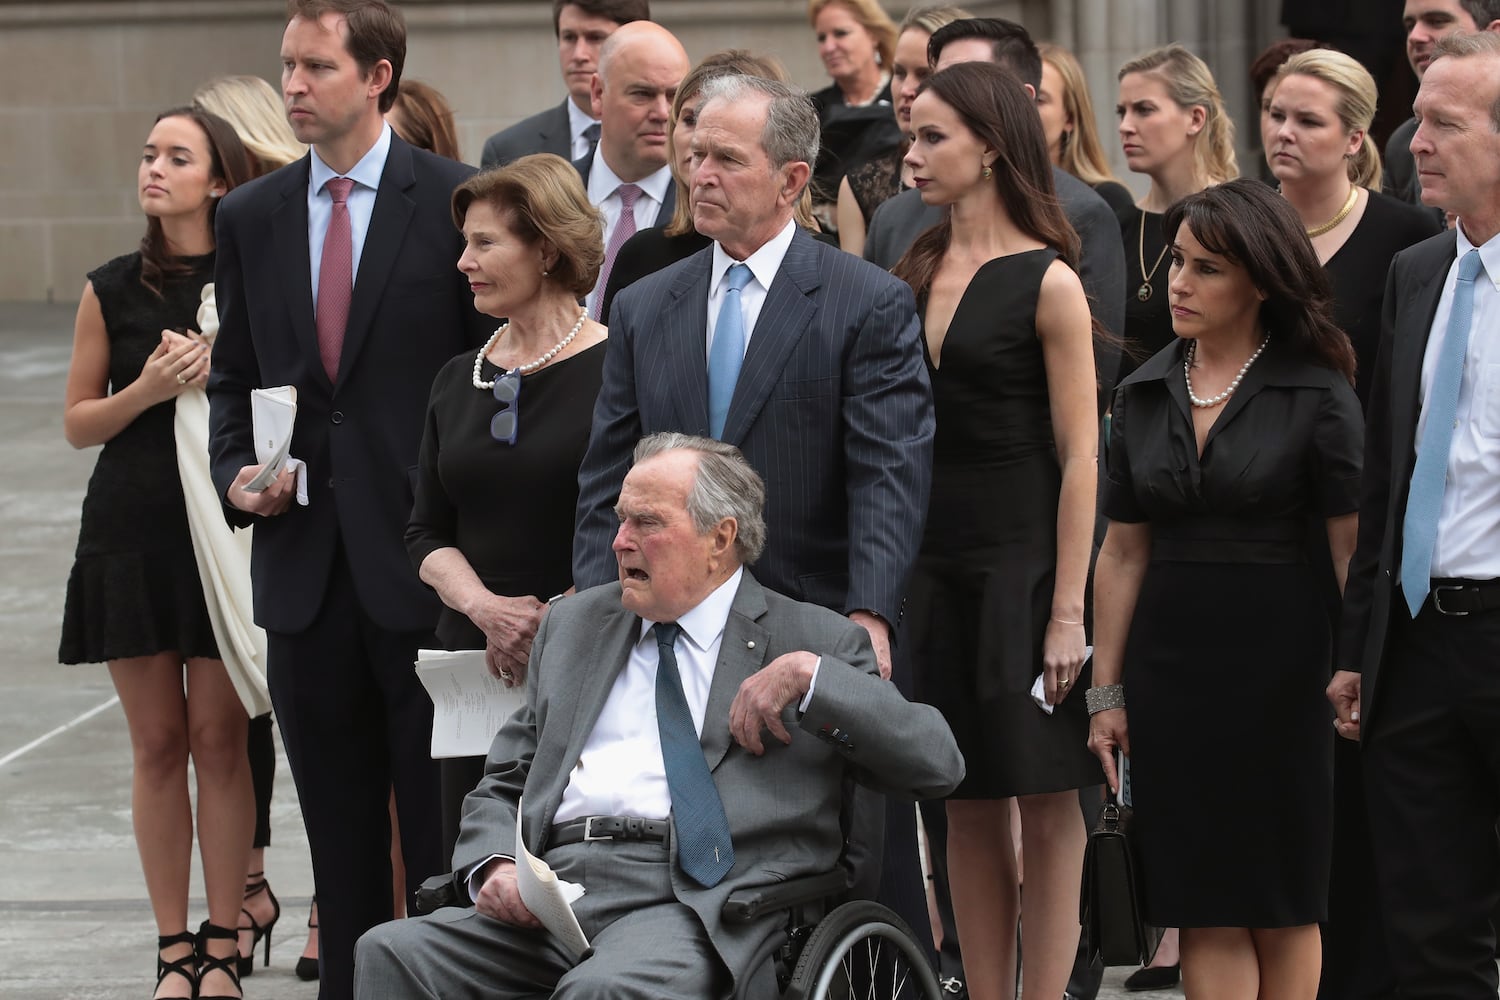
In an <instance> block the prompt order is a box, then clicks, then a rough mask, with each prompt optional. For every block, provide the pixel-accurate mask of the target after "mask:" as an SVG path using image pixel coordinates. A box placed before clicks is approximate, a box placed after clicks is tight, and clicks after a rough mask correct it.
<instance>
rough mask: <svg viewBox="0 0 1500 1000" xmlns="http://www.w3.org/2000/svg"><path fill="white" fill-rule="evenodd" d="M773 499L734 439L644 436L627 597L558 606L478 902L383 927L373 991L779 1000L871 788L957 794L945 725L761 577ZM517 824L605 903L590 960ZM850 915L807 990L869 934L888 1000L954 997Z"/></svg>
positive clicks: (582, 914) (629, 520) (518, 736)
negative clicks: (543, 886) (552, 905)
mask: <svg viewBox="0 0 1500 1000" xmlns="http://www.w3.org/2000/svg"><path fill="white" fill-rule="evenodd" d="M764 498H765V490H764V486H763V484H762V483H761V481H760V478H759V476H758V475H757V474H756V473H755V471H754V470H753V469H752V468H751V467H750V466H749V464H748V463H746V462H745V460H744V458H743V457H742V456H741V455H740V454H739V451H738V450H737V449H735V448H734V447H732V446H730V445H725V444H723V443H721V442H718V441H712V440H707V439H702V438H689V437H686V436H684V435H668V434H662V435H654V436H652V437H649V438H646V439H645V440H643V441H642V442H641V443H640V445H639V446H638V447H637V448H636V453H635V465H634V467H633V468H632V469H631V471H630V473H629V475H627V476H626V478H625V481H624V484H623V486H622V488H621V491H620V499H619V503H618V506H617V512H618V514H619V518H620V529H619V533H618V534H617V535H616V537H615V541H614V549H615V553H616V557H617V560H618V563H619V568H620V579H619V582H618V583H614V584H609V585H607V586H603V587H597V588H594V589H592V590H588V591H585V592H583V593H581V594H578V595H576V596H573V597H569V598H565V599H563V600H561V601H559V602H557V603H556V604H554V605H553V607H552V608H551V610H550V611H549V612H548V614H547V616H546V618H545V619H544V620H543V623H542V625H541V627H540V628H539V629H538V631H537V635H536V641H535V643H534V645H533V648H532V653H531V661H530V666H529V668H528V677H527V678H526V684H527V703H526V706H525V707H524V708H522V709H521V710H519V711H518V712H517V713H516V715H515V716H514V717H512V718H511V719H510V721H508V722H507V723H506V724H505V726H504V727H503V728H502V729H501V730H500V732H499V733H498V734H497V736H496V737H495V741H494V745H493V747H492V748H491V750H490V754H489V758H488V761H487V762H486V765H485V776H484V779H483V780H482V781H481V782H480V784H479V786H478V787H477V788H476V789H475V790H474V791H473V792H472V793H470V795H469V796H468V798H467V800H466V801H465V803H464V814H463V824H462V831H461V833H460V836H459V841H458V845H457V847H456V848H455V850H454V859H453V860H454V866H455V871H454V874H453V878H452V883H451V885H452V888H453V890H454V891H455V893H456V894H457V895H459V896H460V898H461V899H462V900H463V901H469V900H472V901H473V903H474V908H473V909H467V908H462V909H461V908H457V907H449V908H444V909H439V910H437V911H436V912H434V913H431V914H429V915H427V916H423V917H418V918H414V919H411V920H404V921H396V922H393V923H389V924H385V925H383V926H381V927H377V928H375V929H374V930H372V931H370V932H369V933H367V934H366V935H365V936H364V937H363V938H361V940H360V942H359V946H358V950H357V952H356V983H355V992H356V996H357V997H359V998H361V1000H386V998H402V1000H406V998H416V997H434V998H436V997H443V998H445V1000H454V998H461V997H473V998H486V1000H500V998H517V1000H520V998H545V997H556V998H584V997H588V998H605V997H608V998H611V1000H619V998H637V997H638V998H641V1000H646V998H650V1000H663V998H668V1000H674V998H680V1000H725V998H730V997H734V998H745V1000H770V998H774V997H777V996H780V995H781V991H782V989H783V987H784V986H786V985H788V984H787V983H784V982H779V981H778V976H777V968H776V966H777V962H776V960H775V959H776V957H777V956H778V955H779V956H781V958H782V959H783V962H785V960H786V959H787V957H788V956H789V955H790V954H791V952H790V951H789V950H788V939H789V933H790V931H791V930H794V929H795V927H792V926H791V925H796V924H799V923H800V922H801V920H800V919H799V915H798V914H796V913H794V911H798V910H800V909H801V908H802V905H803V904H804V903H808V902H810V901H811V900H813V899H818V898H822V897H824V896H827V895H829V894H831V893H833V892H836V891H837V890H838V889H840V888H842V886H843V884H844V881H843V873H842V871H841V870H840V869H839V867H838V862H839V857H840V852H841V849H842V846H843V840H844V831H843V830H842V829H841V816H842V803H843V799H844V794H845V790H846V786H847V782H848V780H849V779H851V778H852V779H854V780H857V781H859V782H861V783H864V784H868V785H872V786H874V787H877V788H880V789H882V790H884V791H888V792H894V793H897V794H904V795H906V796H909V797H927V796H941V795H944V794H947V793H948V792H949V791H950V790H952V788H953V787H954V786H955V785H956V784H957V783H958V782H959V780H960V779H961V778H962V777H963V758H962V756H961V755H960V754H959V751H958V748H957V746H956V744H955V743H954V740H953V734H952V733H951V732H950V731H949V729H948V726H947V723H946V722H944V721H943V718H942V717H941V716H940V715H939V714H938V713H937V712H936V711H935V710H934V709H932V708H930V707H928V706H925V705H914V704H912V703H910V702H908V701H907V700H906V699H905V698H903V697H902V696H901V694H900V693H899V692H897V691H896V689H895V688H894V687H893V686H892V685H891V684H889V683H887V682H884V681H882V680H881V679H880V677H879V674H878V672H877V668H876V662H875V656H874V653H873V651H872V650H871V647H870V643H869V639H868V637H867V633H866V632H865V630H864V629H863V628H861V627H859V626H858V625H856V624H854V623H852V622H850V621H849V620H848V619H847V618H844V617H842V616H840V615H838V614H836V613H834V612H832V611H829V610H827V609H825V608H819V607H815V606H813V605H808V604H802V603H799V602H796V601H792V600H790V599H788V598H785V597H782V596H780V595H778V594H775V593H772V592H770V591H768V590H766V589H764V588H763V587H761V586H760V585H759V584H758V583H757V582H756V581H755V578H754V577H753V576H752V575H751V574H750V572H749V571H748V570H747V569H746V568H745V567H746V566H748V565H749V564H751V563H753V562H754V560H755V558H756V556H757V555H759V553H760V549H761V547H762V546H763V544H764V541H765V525H764V521H763V519H762V517H761V508H762V506H763V504H764ZM518 807H519V813H518ZM518 824H519V827H520V832H521V835H522V837H523V839H524V843H525V845H526V846H527V848H528V850H529V851H530V852H531V853H533V854H534V855H536V856H537V857H539V858H541V859H543V860H544V861H546V862H547V864H548V865H550V867H551V868H552V870H553V871H554V872H555V873H556V875H557V877H558V878H559V879H562V880H564V881H567V882H572V883H575V884H578V885H581V886H582V887H583V889H584V892H583V895H582V896H580V897H579V898H577V899H576V900H575V901H574V902H573V906H572V909H573V912H574V914H575V915H576V917H577V920H578V923H579V926H580V927H581V929H582V931H583V933H584V934H585V935H586V936H587V938H588V943H589V948H588V950H587V951H585V952H583V953H582V954H581V955H575V954H573V953H572V952H571V951H570V950H569V949H568V948H567V947H565V946H564V944H563V943H562V941H561V940H560V939H559V938H558V937H557V936H556V935H555V934H553V933H552V932H550V931H548V930H547V929H546V928H545V927H543V926H542V925H541V923H540V921H539V920H538V918H537V917H536V916H535V915H533V914H532V913H531V912H530V911H529V910H528V909H527V907H526V905H525V904H524V903H523V902H522V901H521V897H520V894H519V890H518V888H517V884H516V861H515V859H514V855H515V851H516V836H517V825H518ZM850 905H852V906H853V907H854V909H853V910H848V909H846V910H844V911H842V912H843V914H844V915H843V916H842V917H840V916H838V915H837V913H836V914H835V916H834V919H831V920H829V921H825V922H824V924H823V925H821V927H822V928H823V929H821V930H816V931H813V932H812V935H811V937H809V938H808V939H807V940H806V941H805V942H800V941H793V942H792V946H793V948H795V946H796V945H797V944H801V949H800V951H801V953H800V957H798V958H797V960H796V961H795V962H793V963H792V964H791V967H790V968H789V969H784V970H783V971H782V976H783V977H784V978H789V979H790V988H791V989H792V990H793V991H794V992H797V991H805V992H803V993H802V994H801V995H809V996H816V995H819V993H818V992H817V990H816V987H817V983H818V980H819V979H821V978H824V973H823V971H822V970H821V969H817V968H812V966H813V965H815V964H821V963H822V961H823V959H822V958H821V957H820V956H822V955H823V953H824V952H825V951H828V950H833V951H838V950H839V949H840V947H841V946H843V945H847V944H848V943H849V941H851V940H853V939H855V938H864V937H870V938H871V939H872V940H874V941H877V942H879V943H880V944H881V948H882V953H883V954H885V955H888V956H889V957H890V960H889V961H886V960H884V959H882V961H881V964H882V965H883V966H885V967H886V970H887V973H888V974H890V975H893V976H896V977H909V978H910V980H911V982H912V983H913V984H915V988H914V989H913V990H912V992H911V993H910V994H908V993H906V992H904V989H905V988H904V987H903V988H902V990H903V991H901V992H898V991H897V990H896V989H894V988H893V989H891V990H890V995H893V996H902V995H927V996H936V995H937V993H936V985H935V983H933V982H932V973H931V969H930V968H929V967H928V963H927V960H926V957H925V956H923V955H921V954H920V952H919V951H918V950H917V949H916V948H915V947H913V946H911V945H910V942H909V941H907V940H905V939H904V936H903V933H902V930H901V927H900V921H899V920H898V919H897V918H895V917H894V916H893V915H890V914H889V913H888V912H887V911H884V910H883V909H881V908H880V907H877V906H875V904H873V903H856V904H850ZM789 914H792V916H789ZM797 936H799V937H800V934H799V935H797ZM867 951H869V952H870V953H873V949H867ZM833 957H834V958H835V959H837V956H833ZM815 960H817V961H815ZM836 965H837V962H835V966H836ZM892 970H894V971H892ZM829 975H837V970H835V972H834V973H830V974H829ZM823 995H829V991H828V990H827V988H826V986H825V988H824V989H823Z"/></svg>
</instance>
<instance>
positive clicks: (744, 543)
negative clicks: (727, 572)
mask: <svg viewBox="0 0 1500 1000" xmlns="http://www.w3.org/2000/svg"><path fill="white" fill-rule="evenodd" d="M668 451H691V452H693V453H694V454H696V455H697V456H698V471H697V473H696V474H695V475H694V477H693V488H692V489H690V490H688V496H687V512H688V517H690V518H692V520H693V527H694V528H696V529H697V530H698V533H699V534H700V535H702V534H707V533H708V532H710V531H712V530H713V529H714V528H716V527H717V526H718V524H719V522H720V521H722V520H724V519H725V518H726V517H732V518H734V521H735V524H736V525H737V527H738V530H737V531H736V532H735V538H734V548H735V552H736V554H737V555H738V556H739V557H740V563H741V564H743V565H745V566H749V565H750V564H752V563H754V562H755V560H757V559H759V558H760V554H761V552H762V551H763V550H764V549H765V547H766V520H765V516H764V515H763V514H762V511H763V510H764V509H765V506H766V484H765V483H764V482H763V481H762V480H761V478H760V473H758V472H756V471H755V469H754V468H753V467H752V466H751V465H750V463H749V462H747V461H746V460H745V456H744V455H742V454H741V453H740V450H739V449H738V448H736V447H735V446H734V445H732V444H725V443H724V442H723V441H716V440H714V439H713V438H705V437H694V436H693V435H691V434H679V433H677V432H675V431H671V432H664V433H661V434H652V435H650V436H649V437H644V438H642V439H641V440H640V442H639V443H637V444H636V446H635V464H637V465H639V464H640V463H642V462H644V461H646V459H648V458H655V457H656V456H657V455H660V454H663V453H664V452H668Z"/></svg>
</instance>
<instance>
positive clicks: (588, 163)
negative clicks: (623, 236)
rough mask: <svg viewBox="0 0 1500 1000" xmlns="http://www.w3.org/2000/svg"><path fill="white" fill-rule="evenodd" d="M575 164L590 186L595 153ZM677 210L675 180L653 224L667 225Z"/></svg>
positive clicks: (581, 158) (581, 157)
mask: <svg viewBox="0 0 1500 1000" xmlns="http://www.w3.org/2000/svg"><path fill="white" fill-rule="evenodd" d="M573 166H574V167H575V168H577V170H578V176H579V177H582V178H583V186H584V187H585V188H587V187H588V186H589V174H590V173H592V172H593V169H594V157H593V155H592V154H590V155H588V156H580V157H579V158H578V159H576V160H574V161H573ZM676 210H677V184H676V183H675V182H672V183H668V184H667V193H666V196H665V197H663V198H662V200H661V208H659V209H657V211H656V221H655V222H653V223H652V225H653V226H665V225H666V224H667V223H669V222H671V221H672V213H673V212H674V211H676ZM600 315H601V316H602V315H604V314H603V313H600Z"/></svg>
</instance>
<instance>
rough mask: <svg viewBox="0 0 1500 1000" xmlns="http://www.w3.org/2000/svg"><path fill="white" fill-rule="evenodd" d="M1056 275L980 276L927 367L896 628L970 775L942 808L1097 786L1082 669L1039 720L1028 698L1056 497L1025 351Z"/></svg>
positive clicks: (1039, 366)
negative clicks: (911, 532) (924, 458)
mask: <svg viewBox="0 0 1500 1000" xmlns="http://www.w3.org/2000/svg"><path fill="white" fill-rule="evenodd" d="M1056 259H1057V252H1056V251H1054V250H1050V249H1048V250H1033V251H1028V252H1025V253H1018V254H1013V255H1010V256H1006V257H998V258H996V259H994V260H991V261H988V262H987V263H985V264H984V265H983V266H981V267H980V268H979V270H978V272H976V273H975V275H974V279H973V280H972V281H971V282H970V283H969V287H968V288H967V289H965V290H964V294H963V298H962V299H961V300H960V301H959V304H958V308H957V309H956V310H955V311H954V313H953V320H952V322H951V324H950V325H949V327H948V333H947V336H946V337H945V338H944V340H943V350H942V357H941V366H940V367H934V366H933V364H932V359H931V358H930V357H929V358H928V369H927V370H928V375H930V376H931V378H932V393H933V401H934V407H935V411H936V416H937V433H936V437H935V439H934V441H933V460H932V500H931V503H930V504H929V506H928V512H927V527H926V530H925V532H924V534H923V538H922V549H921V552H920V554H919V555H918V557H917V565H916V569H915V571H914V572H913V574H912V583H911V588H910V596H909V597H908V600H907V617H908V620H909V622H910V633H909V635H910V642H911V644H912V649H913V655H914V657H915V663H916V680H915V690H916V695H917V698H918V699H919V700H921V701H925V702H927V703H928V704H931V705H933V706H935V707H937V708H938V709H939V710H940V711H941V712H942V713H943V716H944V717H945V718H946V719H947V720H948V724H949V725H950V726H951V727H952V728H953V733H954V736H955V737H956V738H957V740H958V745H959V748H960V749H961V750H963V754H964V760H965V761H966V763H967V765H968V774H967V775H966V776H965V777H964V780H963V783H962V784H961V785H959V786H958V789H957V790H956V791H955V792H954V794H953V797H954V798H960V799H994V798H1007V797H1010V796H1013V795H1033V794H1040V793H1044V792H1057V791H1065V790H1067V789H1072V788H1082V787H1084V786H1086V785H1094V784H1098V783H1100V782H1101V781H1102V780H1103V777H1102V775H1101V773H1100V769H1099V764H1098V762H1097V761H1096V760H1095V759H1094V757H1093V756H1092V755H1091V754H1090V753H1089V751H1088V746H1087V743H1088V714H1087V711H1086V709H1085V708H1084V704H1083V696H1082V695H1080V694H1078V693H1077V692H1078V690H1079V689H1081V688H1085V687H1087V686H1088V668H1087V666H1085V669H1084V675H1083V676H1082V677H1080V678H1079V679H1078V682H1077V683H1076V685H1075V687H1074V693H1073V695H1072V696H1070V697H1068V698H1066V699H1064V700H1063V702H1062V703H1061V704H1059V705H1058V706H1057V708H1056V710H1055V712H1054V713H1053V714H1052V715H1050V716H1049V715H1047V714H1046V713H1044V712H1043V711H1042V710H1041V709H1040V708H1038V707H1037V705H1036V703H1035V702H1034V701H1033V700H1032V698H1031V686H1032V683H1033V682H1034V681H1035V680H1036V677H1037V675H1038V674H1040V673H1041V672H1042V640H1043V638H1044V637H1045V635H1046V631H1047V619H1048V618H1049V617H1050V616H1051V612H1052V586H1053V579H1054V576H1055V571H1056V566H1057V503H1058V497H1059V494H1060V491H1061V488H1062V471H1061V469H1060V468H1059V467H1058V464H1057V453H1056V449H1055V447H1054V444H1053V438H1052V416H1051V407H1050V403H1049V400H1048V395H1047V372H1046V367H1045V365H1044V364H1043V360H1042V345H1041V342H1040V341H1039V340H1038V339H1037V335H1036V305H1037V297H1038V293H1039V292H1040V289H1041V282H1042V275H1044V274H1045V273H1046V271H1047V268H1048V267H1050V266H1051V265H1052V262H1053V261H1054V260H1056ZM924 305H925V304H924ZM923 345H924V348H925V345H926V339H925V338H924V339H923Z"/></svg>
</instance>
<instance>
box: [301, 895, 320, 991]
mask: <svg viewBox="0 0 1500 1000" xmlns="http://www.w3.org/2000/svg"><path fill="white" fill-rule="evenodd" d="M312 905H313V908H312V911H311V912H309V913H308V915H307V929H308V930H313V931H315V930H317V929H318V922H317V921H316V920H314V919H313V913H316V912H318V909H317V907H318V897H317V896H314V897H313V901H312ZM319 944H321V942H319ZM297 978H298V979H300V980H302V981H303V982H304V983H315V982H317V981H318V957H317V956H316V955H314V956H313V957H312V958H308V957H307V956H306V955H302V956H299V957H298V959H297Z"/></svg>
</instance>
